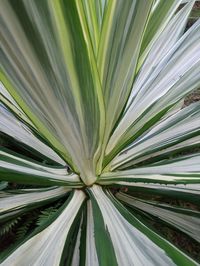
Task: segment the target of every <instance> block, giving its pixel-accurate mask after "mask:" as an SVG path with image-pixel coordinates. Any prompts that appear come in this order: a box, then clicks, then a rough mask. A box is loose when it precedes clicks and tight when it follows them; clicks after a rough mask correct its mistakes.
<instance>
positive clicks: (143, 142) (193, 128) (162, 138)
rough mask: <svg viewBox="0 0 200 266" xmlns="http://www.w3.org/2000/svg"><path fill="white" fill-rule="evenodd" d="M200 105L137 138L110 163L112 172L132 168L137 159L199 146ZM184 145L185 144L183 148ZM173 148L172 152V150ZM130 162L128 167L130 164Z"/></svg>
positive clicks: (159, 124) (182, 111)
mask: <svg viewBox="0 0 200 266" xmlns="http://www.w3.org/2000/svg"><path fill="white" fill-rule="evenodd" d="M199 135H200V104H199V103H198V102H197V103H196V104H192V105H190V106H188V107H186V108H184V109H183V110H181V111H179V112H177V113H175V114H174V115H171V116H169V117H167V118H166V119H164V120H161V121H160V122H159V123H157V125H155V126H154V127H153V128H152V129H151V130H150V131H149V132H147V133H146V134H144V135H143V136H141V137H140V138H138V139H137V140H136V141H135V142H133V143H132V144H131V145H130V146H129V147H128V148H127V149H125V150H124V151H122V153H121V154H119V155H118V156H117V157H116V158H115V159H114V160H113V161H112V163H111V166H110V170H114V169H116V168H119V167H120V166H121V165H123V167H124V168H125V167H129V166H131V165H134V164H136V161H135V160H137V162H138V159H140V157H142V160H144V158H145V159H148V158H152V157H153V156H155V155H160V154H162V153H165V152H166V151H165V149H166V148H168V151H169V150H170V152H173V151H176V150H177V149H180V148H181V147H182V146H183V147H188V146H190V145H193V144H196V145H197V144H200V137H199ZM182 142H184V144H182ZM169 148H170V149H169ZM127 162H128V163H127Z"/></svg>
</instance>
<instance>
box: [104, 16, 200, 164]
mask: <svg viewBox="0 0 200 266" xmlns="http://www.w3.org/2000/svg"><path fill="white" fill-rule="evenodd" d="M199 38H200V20H198V21H197V22H196V23H195V24H194V25H193V27H192V28H191V29H190V30H189V31H188V32H186V33H185V34H184V35H183V37H182V38H181V39H180V40H179V41H178V42H177V43H176V44H175V45H174V46H173V48H172V49H171V50H170V57H168V56H167V60H165V58H164V59H163V60H161V62H159V65H158V66H157V69H158V70H159V71H158V70H157V69H156V70H154V73H155V75H154V74H151V75H150V77H149V79H148V81H147V80H146V82H145V84H144V86H142V87H141V88H140V90H138V93H137V94H136V96H135V97H134V98H133V100H132V102H131V105H129V108H128V109H127V110H126V112H125V113H124V115H123V117H122V119H121V120H120V122H119V124H118V126H117V127H116V129H115V131H114V133H113V134H112V136H111V138H110V140H109V142H108V145H107V150H106V154H108V155H107V161H109V160H111V159H112V157H114V156H115V155H116V154H117V153H118V152H119V151H121V149H122V148H123V147H125V146H127V145H128V144H130V143H131V142H132V141H134V140H135V139H136V138H137V137H139V136H140V135H141V134H142V133H143V132H145V131H146V130H147V129H149V128H150V127H151V126H153V125H155V124H156V123H157V122H158V121H159V120H160V119H161V118H162V117H163V116H164V115H165V114H166V112H167V111H169V110H170V109H171V108H172V107H173V106H174V105H175V104H177V103H178V102H179V101H180V100H181V99H183V97H185V96H186V94H187V93H189V92H190V91H192V90H194V89H195V88H198V87H199V86H200V52H199V51H200V42H199ZM158 74H159V75H158ZM138 76H139V75H138ZM136 90H137V89H136ZM132 91H134V85H133V88H132ZM109 154H110V155H109Z"/></svg>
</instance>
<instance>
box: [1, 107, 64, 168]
mask: <svg viewBox="0 0 200 266" xmlns="http://www.w3.org/2000/svg"><path fill="white" fill-rule="evenodd" d="M0 132H2V133H4V134H6V135H8V136H10V137H12V138H14V139H15V140H16V141H19V142H20V143H22V144H23V145H24V144H25V145H27V146H29V147H31V148H32V149H33V150H34V151H36V152H39V153H40V154H41V155H44V156H45V157H46V158H49V159H52V160H53V161H55V162H57V163H59V164H61V165H66V163H65V162H64V161H63V160H62V159H61V158H60V157H59V156H58V155H57V154H56V153H55V152H54V150H52V149H51V148H50V147H49V146H47V145H45V144H44V143H43V142H42V141H40V140H39V139H38V138H37V137H36V136H35V135H34V134H33V132H32V131H31V130H30V129H29V128H28V127H27V126H26V125H25V124H24V123H23V122H21V121H19V120H18V119H17V118H16V117H15V116H14V115H12V114H11V113H10V112H9V111H8V110H7V109H6V108H5V107H4V106H3V105H1V103H0Z"/></svg>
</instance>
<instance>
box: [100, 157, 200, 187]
mask: <svg viewBox="0 0 200 266" xmlns="http://www.w3.org/2000/svg"><path fill="white" fill-rule="evenodd" d="M135 182H147V183H159V184H193V183H200V155H199V154H198V153H197V154H194V155H188V156H184V157H179V158H175V159H171V160H170V159H166V160H163V161H160V162H157V163H154V164H151V165H149V166H144V167H138V168H132V169H129V170H122V171H114V172H110V173H109V172H108V173H104V174H102V175H101V176H100V177H99V180H98V183H99V184H102V185H105V184H106V185H107V184H120V185H124V186H134V185H135Z"/></svg>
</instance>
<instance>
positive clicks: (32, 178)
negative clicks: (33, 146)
mask: <svg viewBox="0 0 200 266" xmlns="http://www.w3.org/2000/svg"><path fill="white" fill-rule="evenodd" d="M0 180H7V181H13V182H16V183H22V184H27V183H28V184H36V185H47V186H49V185H50V186H63V185H64V186H68V187H81V186H82V182H81V181H80V178H79V177H78V175H77V174H73V173H72V174H70V173H68V171H67V168H66V167H61V166H60V167H58V166H57V167H53V166H52V167H50V166H45V165H43V164H41V163H35V162H32V161H30V160H27V159H25V158H20V157H19V156H15V155H12V154H10V153H8V152H6V151H4V150H0Z"/></svg>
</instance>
